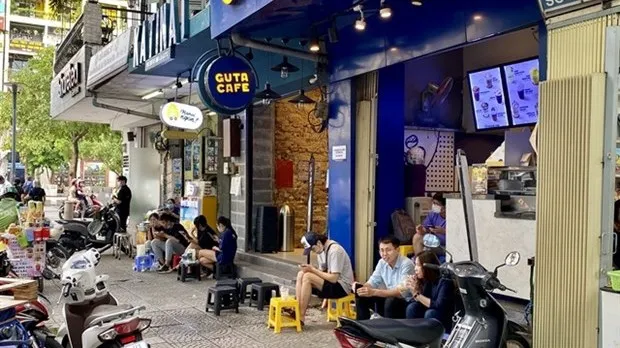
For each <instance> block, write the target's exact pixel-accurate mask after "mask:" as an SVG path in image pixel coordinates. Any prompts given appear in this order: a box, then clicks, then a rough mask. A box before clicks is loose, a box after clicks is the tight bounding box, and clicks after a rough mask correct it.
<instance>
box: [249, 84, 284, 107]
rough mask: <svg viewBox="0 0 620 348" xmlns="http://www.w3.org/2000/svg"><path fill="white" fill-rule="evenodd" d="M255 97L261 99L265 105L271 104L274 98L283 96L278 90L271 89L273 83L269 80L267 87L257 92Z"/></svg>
mask: <svg viewBox="0 0 620 348" xmlns="http://www.w3.org/2000/svg"><path fill="white" fill-rule="evenodd" d="M254 97H255V98H257V99H261V101H262V102H263V104H265V105H269V104H270V103H271V101H272V100H276V99H280V98H282V96H281V95H280V94H279V93H278V92H276V91H274V90H273V89H271V84H270V83H269V82H267V83H266V84H265V89H264V90H262V91H260V92H258V93H256V94H255V95H254Z"/></svg>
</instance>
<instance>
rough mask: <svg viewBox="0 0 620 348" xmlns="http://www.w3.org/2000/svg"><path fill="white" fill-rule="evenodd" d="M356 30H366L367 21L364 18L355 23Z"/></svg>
mask: <svg viewBox="0 0 620 348" xmlns="http://www.w3.org/2000/svg"><path fill="white" fill-rule="evenodd" d="M355 29H356V30H357V31H364V30H365V29H366V21H365V20H364V18H362V19H358V20H356V21H355Z"/></svg>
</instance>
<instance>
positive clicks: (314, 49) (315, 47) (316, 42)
mask: <svg viewBox="0 0 620 348" xmlns="http://www.w3.org/2000/svg"><path fill="white" fill-rule="evenodd" d="M320 50H321V46H320V45H319V40H317V39H312V40H311V41H310V51H312V52H318V51H320Z"/></svg>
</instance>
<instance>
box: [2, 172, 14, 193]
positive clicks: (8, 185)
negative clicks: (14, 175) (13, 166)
mask: <svg viewBox="0 0 620 348" xmlns="http://www.w3.org/2000/svg"><path fill="white" fill-rule="evenodd" d="M11 186H13V185H11V183H9V182H8V181H6V179H5V178H4V176H2V175H0V196H2V195H4V194H5V193H6V189H7V188H9V187H11Z"/></svg>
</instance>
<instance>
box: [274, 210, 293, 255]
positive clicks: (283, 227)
mask: <svg viewBox="0 0 620 348" xmlns="http://www.w3.org/2000/svg"><path fill="white" fill-rule="evenodd" d="M278 235H279V237H280V240H281V241H282V245H281V247H280V251H294V250H295V213H294V212H293V209H292V208H291V207H289V206H288V205H284V206H282V208H280V218H279V219H278Z"/></svg>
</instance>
